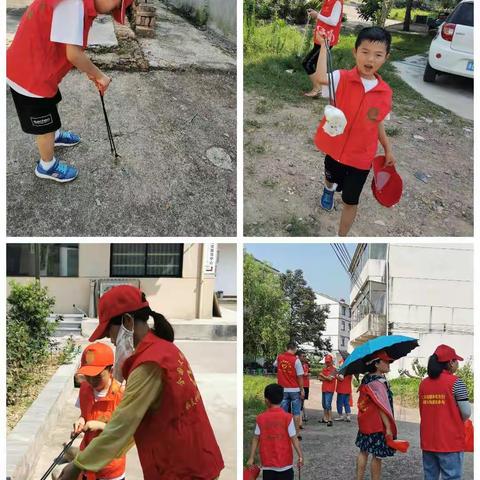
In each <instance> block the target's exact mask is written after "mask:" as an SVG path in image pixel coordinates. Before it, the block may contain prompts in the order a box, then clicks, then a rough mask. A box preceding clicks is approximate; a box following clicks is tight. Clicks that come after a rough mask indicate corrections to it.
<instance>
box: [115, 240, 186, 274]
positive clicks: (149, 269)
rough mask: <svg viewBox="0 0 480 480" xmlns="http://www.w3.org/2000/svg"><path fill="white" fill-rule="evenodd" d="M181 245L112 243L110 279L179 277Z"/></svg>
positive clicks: (181, 263)
mask: <svg viewBox="0 0 480 480" xmlns="http://www.w3.org/2000/svg"><path fill="white" fill-rule="evenodd" d="M182 265H183V244H181V243H154V244H146V243H112V245H111V258H110V276H111V277H181V276H182Z"/></svg>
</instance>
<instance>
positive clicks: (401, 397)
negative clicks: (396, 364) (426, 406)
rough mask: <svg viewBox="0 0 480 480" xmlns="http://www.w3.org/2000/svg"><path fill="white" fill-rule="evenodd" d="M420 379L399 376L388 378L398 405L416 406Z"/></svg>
mask: <svg viewBox="0 0 480 480" xmlns="http://www.w3.org/2000/svg"><path fill="white" fill-rule="evenodd" d="M420 382H421V380H420V379H419V378H405V377H399V378H394V379H393V380H389V382H388V383H389V384H390V388H391V389H392V392H393V398H394V399H395V401H396V402H398V403H400V405H402V406H404V407H407V408H417V407H418V387H419V385H420Z"/></svg>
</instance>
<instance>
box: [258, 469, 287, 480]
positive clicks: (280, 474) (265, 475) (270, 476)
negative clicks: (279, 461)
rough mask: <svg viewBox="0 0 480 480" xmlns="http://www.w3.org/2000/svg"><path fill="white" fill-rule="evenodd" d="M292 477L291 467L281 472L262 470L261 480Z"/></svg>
mask: <svg viewBox="0 0 480 480" xmlns="http://www.w3.org/2000/svg"><path fill="white" fill-rule="evenodd" d="M293 477H294V475H293V468H289V469H288V470H284V471H283V472H275V470H264V471H263V472H262V478H263V480H293Z"/></svg>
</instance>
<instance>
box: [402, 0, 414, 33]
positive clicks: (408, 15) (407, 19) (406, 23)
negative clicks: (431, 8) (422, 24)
mask: <svg viewBox="0 0 480 480" xmlns="http://www.w3.org/2000/svg"><path fill="white" fill-rule="evenodd" d="M412 3H413V0H407V4H406V8H405V20H404V22H403V31H404V32H409V31H410V22H411V20H412Z"/></svg>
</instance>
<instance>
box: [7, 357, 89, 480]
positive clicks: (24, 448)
mask: <svg viewBox="0 0 480 480" xmlns="http://www.w3.org/2000/svg"><path fill="white" fill-rule="evenodd" d="M80 357H81V354H79V355H78V356H77V357H75V359H74V360H73V361H72V363H70V364H68V365H61V366H60V367H59V368H58V370H57V371H56V372H55V374H54V375H53V377H52V378H51V379H50V381H49V382H48V383H47V385H45V387H44V389H43V390H42V391H41V393H40V395H39V396H38V397H37V399H36V400H35V401H34V402H33V403H32V405H31V406H30V408H29V409H28V410H27V411H26V412H25V414H24V415H23V417H22V419H21V420H20V421H19V422H18V423H17V425H16V426H15V428H14V429H13V430H12V431H11V433H10V434H8V436H7V452H6V453H7V472H6V473H7V480H26V479H27V478H29V477H30V475H31V474H32V472H33V470H34V468H35V464H36V459H37V458H38V455H39V453H40V450H41V449H42V447H43V444H44V443H45V441H46V439H47V438H48V436H49V435H50V431H51V429H52V428H53V427H54V426H55V424H56V423H57V418H58V415H59V414H60V411H61V409H62V408H63V405H64V403H65V400H66V398H67V397H68V396H69V395H70V394H71V392H72V390H73V389H74V385H73V376H74V374H75V372H76V371H77V368H78V365H79V363H80Z"/></svg>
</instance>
